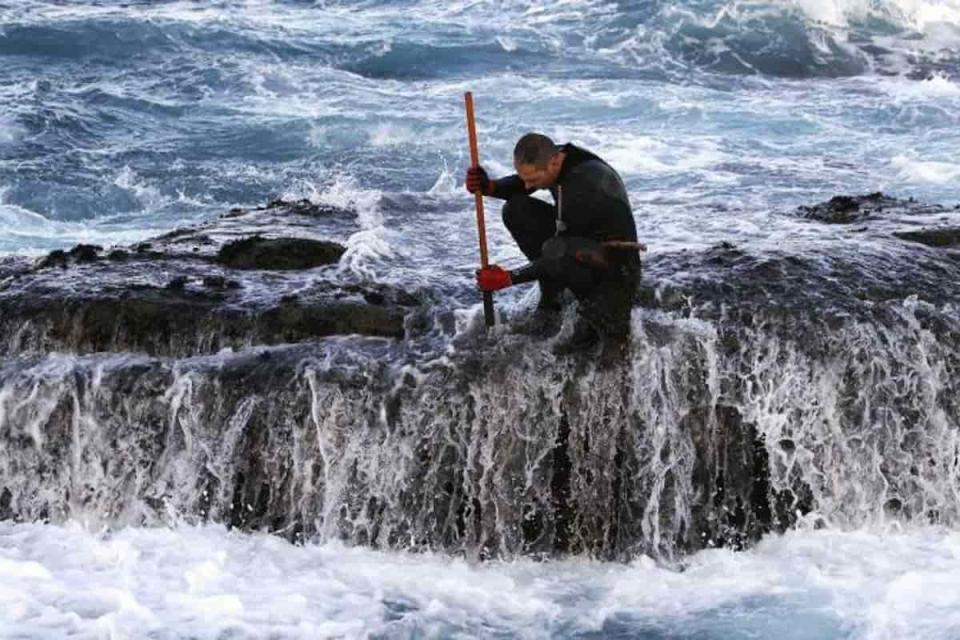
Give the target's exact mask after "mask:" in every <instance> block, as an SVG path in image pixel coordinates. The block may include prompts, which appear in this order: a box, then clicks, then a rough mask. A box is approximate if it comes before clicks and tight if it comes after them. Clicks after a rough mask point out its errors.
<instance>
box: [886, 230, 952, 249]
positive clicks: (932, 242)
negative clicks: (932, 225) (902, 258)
mask: <svg viewBox="0 0 960 640" xmlns="http://www.w3.org/2000/svg"><path fill="white" fill-rule="evenodd" d="M893 235H895V236H896V237H898V238H900V239H901V240H909V241H911V242H919V243H920V244H925V245H927V246H928V247H956V246H958V245H960V227H946V228H941V229H920V230H917V231H898V232H896V233H894V234H893Z"/></svg>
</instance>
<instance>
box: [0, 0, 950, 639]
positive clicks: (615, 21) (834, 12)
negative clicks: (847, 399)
mask: <svg viewBox="0 0 960 640" xmlns="http://www.w3.org/2000/svg"><path fill="white" fill-rule="evenodd" d="M468 90H469V91H472V92H473V93H474V95H475V101H476V109H477V120H478V129H479V142H480V153H481V159H482V162H483V164H484V165H485V166H486V167H487V169H488V170H489V171H490V173H491V174H493V175H504V174H506V173H507V172H509V171H510V170H511V168H510V164H511V162H510V156H511V151H512V146H513V144H514V142H515V140H516V139H517V137H518V136H519V135H521V134H523V133H524V132H527V131H531V130H532V131H541V132H544V133H547V134H549V135H551V136H553V137H554V138H555V139H557V140H558V141H560V142H566V141H572V142H575V143H577V144H579V145H581V146H584V147H586V148H588V149H591V150H593V151H595V152H596V153H598V154H600V155H601V156H602V157H604V158H605V159H607V160H608V161H609V162H610V163H611V164H613V166H614V167H615V168H616V169H617V170H618V171H619V172H620V173H621V175H622V176H623V178H624V180H625V183H626V185H627V188H628V191H629V193H630V197H631V201H632V203H633V206H634V211H635V214H636V219H637V224H638V229H639V232H640V237H641V240H642V241H644V242H646V243H648V244H649V246H650V252H651V254H655V253H657V252H666V251H676V250H678V249H684V248H691V249H696V248H702V247H706V246H709V245H712V244H715V243H717V242H721V241H731V242H736V243H738V244H741V245H746V246H750V247H752V248H753V249H755V250H757V251H763V250H764V249H766V248H772V247H774V246H777V245H779V244H781V243H784V242H789V241H790V240H791V238H793V237H796V236H797V234H827V233H830V231H829V229H826V230H824V229H820V228H817V229H813V228H810V227H809V226H804V225H800V224H798V223H797V221H796V219H795V218H794V217H791V216H788V215H783V214H784V213H785V212H789V211H791V210H793V209H794V208H795V207H797V206H799V205H804V204H811V203H814V202H818V201H821V200H824V199H827V198H829V197H831V196H833V195H835V194H838V193H866V192H872V191H878V190H880V191H884V192H887V193H889V194H892V195H896V196H899V197H915V198H918V199H921V200H924V201H930V202H939V203H945V204H952V203H955V202H957V201H960V154H958V151H957V150H958V149H960V2H958V1H957V0H941V1H935V0H899V1H892V0H873V1H871V2H866V1H863V0H816V1H815V0H795V1H792V2H786V1H776V2H752V1H750V2H723V1H717V0H703V1H700V0H686V1H684V2H680V3H661V2H652V1H637V2H632V1H622V2H614V1H609V0H608V1H601V0H581V1H571V0H547V1H546V2H528V1H526V0H516V1H509V2H508V1H496V0H481V1H478V2H476V1H463V2H460V1H453V2H449V1H440V0H367V1H358V2H332V1H328V2H324V1H318V2H305V1H294V0H287V1H282V0H275V1H267V0H248V1H239V0H235V1H230V0H222V1H218V2H210V3H194V2H186V1H172V2H123V3H119V2H117V3H112V2H102V1H83V2H80V1H78V2H53V1H47V2H41V1H37V0H20V1H18V2H16V3H12V2H0V253H2V254H14V253H15V254H20V255H39V254H42V253H44V252H47V251H49V250H51V249H55V248H66V247H69V246H72V245H73V244H75V243H78V242H88V243H96V244H101V245H104V246H107V245H110V244H115V243H130V242H134V241H137V240H140V239H143V238H146V237H149V236H151V235H156V234H158V233H161V232H163V231H166V230H170V229H173V228H176V227H178V226H182V225H184V224H189V223H196V222H201V221H204V220H209V219H212V218H214V217H215V216H217V215H219V214H221V213H223V212H225V211H226V210H228V209H230V208H232V207H237V206H240V207H250V206H255V205H259V204H262V203H264V202H266V201H268V200H270V199H273V198H277V197H283V198H288V199H293V198H307V199H310V200H312V201H314V202H317V203H323V204H332V205H337V206H344V207H348V208H350V209H351V210H353V211H355V212H356V216H357V220H356V222H357V226H358V231H357V232H356V233H355V234H354V235H353V236H351V237H350V238H349V239H348V241H347V245H348V252H347V255H346V256H345V258H344V261H343V264H344V265H345V269H347V270H349V271H351V272H353V273H354V274H356V275H357V276H358V277H364V278H372V279H376V280H378V281H382V282H390V283H395V284H400V285H402V286H405V287H428V288H431V289H433V290H435V291H438V292H440V293H441V295H447V296H449V297H450V298H451V301H452V302H453V303H460V302H463V303H467V302H470V303H472V302H475V301H472V300H470V301H465V300H460V296H462V292H463V291H468V290H469V284H470V281H471V278H472V270H473V269H474V268H475V263H476V262H477V259H476V256H475V253H476V233H475V231H474V229H473V227H472V224H473V223H472V216H473V208H472V207H473V200H472V198H471V197H470V196H469V195H467V194H466V193H465V192H464V191H463V189H462V174H463V171H464V169H465V167H466V166H467V164H468V162H469V156H468V150H467V144H466V133H465V126H464V113H463V102H462V100H463V93H464V92H465V91H468ZM489 210H490V213H489V215H490V220H489V222H488V227H489V235H490V250H491V256H492V258H493V260H494V261H496V262H500V263H503V264H505V265H508V266H511V265H516V264H519V263H520V261H521V256H520V254H519V252H518V251H517V249H516V248H515V246H514V245H513V243H512V242H511V241H510V239H509V237H508V235H507V234H506V232H505V230H504V229H503V227H502V225H501V224H500V223H499V221H498V220H497V216H498V212H497V210H496V207H495V203H493V202H491V203H490V206H489ZM514 297H515V296H514ZM506 300H507V304H510V302H511V300H513V298H511V297H510V296H507V298H506ZM958 552H960V539H958V536H957V533H956V532H955V531H951V530H944V529H940V528H935V527H924V526H916V525H909V526H901V525H900V524H899V523H897V522H896V521H891V522H878V523H875V524H874V525H872V526H870V527H867V528H865V529H862V530H854V531H843V530H837V529H833V528H830V527H827V528H826V529H818V528H816V527H814V526H812V525H811V526H801V527H800V529H798V530H797V531H791V532H788V533H787V534H785V535H782V536H773V535H771V536H768V537H766V538H765V539H763V540H762V541H761V542H760V543H759V544H758V545H757V546H755V547H754V548H752V549H750V550H747V551H744V552H733V551H730V550H726V549H717V550H707V551H702V552H699V553H697V554H694V555H692V556H690V557H688V558H686V559H684V560H683V561H682V562H680V563H679V564H677V565H675V566H663V565H659V564H658V563H656V562H654V561H653V560H651V559H649V558H645V557H640V558H637V559H635V560H634V561H633V562H631V563H629V564H607V563H601V562H597V561H592V560H589V559H585V558H569V559H560V560H554V561H550V562H535V561H533V560H528V559H518V560H515V561H512V562H491V563H486V564H479V565H474V564H470V563H468V562H467V561H466V560H465V559H462V558H457V557H447V556H443V555H430V554H405V553H397V552H384V551H377V550H370V549H363V548H348V547H344V546H342V545H339V544H336V543H332V542H327V543H308V544H306V545H303V546H292V545H290V544H289V543H287V542H285V541H283V540H281V539H278V538H276V537H271V536H268V535H262V534H244V533H238V532H233V531H226V530H224V529H223V528H220V527H218V526H214V525H210V526H204V527H197V526H187V525H183V526H181V527H177V528H174V529H146V528H144V529H136V528H133V529H131V528H110V527H106V528H104V526H103V524H102V523H100V522H98V523H97V524H96V525H89V524H85V523H84V522H81V521H74V522H70V523H66V524H61V525H52V524H27V523H21V524H14V523H11V522H4V523H0V637H10V638H23V637H26V638H47V637H64V636H68V635H73V636H75V637H83V638H100V637H103V638H111V637H115V638H122V637H156V638H179V637H198V638H230V637H236V638H247V637H258V638H259V637H262V638H273V637H280V638H286V637H297V638H315V637H363V636H372V637H624V638H632V637H649V638H769V637H782V638H847V637H850V638H955V637H960V602H958V598H960V596H958V595H957V594H960V585H958V583H957V578H956V576H957V575H958V574H960V572H958V569H960V567H958V564H960V561H958Z"/></svg>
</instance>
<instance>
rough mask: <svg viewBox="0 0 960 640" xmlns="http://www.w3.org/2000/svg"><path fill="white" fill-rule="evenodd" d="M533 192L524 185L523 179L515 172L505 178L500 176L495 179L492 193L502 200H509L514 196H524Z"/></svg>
mask: <svg viewBox="0 0 960 640" xmlns="http://www.w3.org/2000/svg"><path fill="white" fill-rule="evenodd" d="M530 193H532V191H527V189H526V188H525V187H524V186H523V180H521V179H520V176H518V175H516V174H514V175H512V176H507V177H505V178H499V179H497V180H494V181H493V193H491V194H490V195H491V196H493V197H494V198H500V199H501V200H509V199H510V198H512V197H514V196H522V195H527V194H530Z"/></svg>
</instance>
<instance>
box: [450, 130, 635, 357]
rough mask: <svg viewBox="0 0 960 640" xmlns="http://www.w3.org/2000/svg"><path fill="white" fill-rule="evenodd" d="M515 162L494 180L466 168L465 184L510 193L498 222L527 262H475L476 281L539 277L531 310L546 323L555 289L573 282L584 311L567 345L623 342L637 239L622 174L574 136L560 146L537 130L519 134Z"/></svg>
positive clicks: (484, 284)
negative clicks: (549, 199) (546, 197)
mask: <svg viewBox="0 0 960 640" xmlns="http://www.w3.org/2000/svg"><path fill="white" fill-rule="evenodd" d="M513 165H514V168H515V169H516V171H517V173H516V174H515V175H511V176H508V177H505V178H501V179H499V180H491V179H490V178H489V176H488V175H487V173H486V171H485V170H484V169H483V168H482V167H476V168H471V169H468V170H467V177H466V187H467V190H468V191H470V192H471V193H477V192H479V193H482V194H483V195H485V196H490V197H493V198H500V199H502V200H506V201H507V202H506V204H505V205H504V206H503V222H504V224H505V225H506V227H507V229H508V230H509V231H510V234H511V235H512V236H513V238H514V240H516V242H517V245H518V246H519V247H520V250H521V251H522V252H523V254H524V255H525V256H526V257H527V259H529V260H530V264H528V265H527V266H525V267H521V268H520V269H514V270H512V271H507V270H506V269H503V268H501V267H499V266H496V265H491V266H489V267H487V268H485V269H480V270H479V271H478V272H477V286H478V287H480V289H482V290H483V291H496V290H498V289H503V288H505V287H509V286H511V285H515V284H521V283H524V282H531V281H533V280H537V281H538V282H539V285H540V302H539V304H538V305H537V311H536V315H537V317H538V318H539V319H540V320H541V321H545V322H544V324H546V323H548V322H550V321H551V320H552V319H556V318H558V317H559V313H558V312H559V309H560V295H561V294H562V293H563V290H564V289H570V291H572V292H573V294H574V296H575V297H576V298H577V300H578V301H579V303H580V310H581V318H580V319H578V323H577V327H576V329H575V331H574V336H573V338H572V340H571V343H570V345H569V346H570V347H571V348H572V349H576V348H582V347H584V346H587V345H589V344H592V343H593V342H595V341H596V340H597V338H598V337H599V335H603V336H605V337H607V338H609V339H612V340H613V341H615V342H619V343H623V342H624V341H625V340H626V338H627V337H628V336H629V332H630V309H631V307H632V301H633V293H634V290H635V288H636V283H637V280H638V279H639V276H640V256H639V253H638V250H639V249H642V245H640V244H639V243H637V228H636V224H635V223H634V220H633V212H632V211H631V209H630V201H629V199H628V197H627V192H626V189H625V188H624V186H623V181H622V180H621V179H620V176H619V175H617V172H616V171H614V170H613V168H612V167H611V166H610V165H609V164H607V163H606V162H604V161H603V160H601V159H600V158H599V157H597V156H596V155H594V154H593V153H590V152H589V151H587V150H585V149H581V148H580V147H577V146H574V145H573V144H565V145H563V146H559V147H558V146H557V145H556V144H554V142H553V140H551V139H550V138H548V137H547V136H544V135H541V134H538V133H528V134H526V135H524V136H523V137H522V138H520V140H519V141H518V142H517V145H516V147H515V148H514V151H513ZM538 189H549V190H550V193H551V195H552V196H553V201H554V203H555V204H554V205H553V206H551V205H550V204H548V203H546V202H544V201H542V200H538V199H536V198H533V197H531V195H530V194H532V193H533V192H534V191H537V190H538ZM584 321H585V322H584ZM598 334H599V335H598Z"/></svg>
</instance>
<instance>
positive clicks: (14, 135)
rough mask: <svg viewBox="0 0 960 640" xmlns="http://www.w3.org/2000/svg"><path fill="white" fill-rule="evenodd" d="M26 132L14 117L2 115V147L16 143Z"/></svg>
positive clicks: (0, 142) (0, 116)
mask: <svg viewBox="0 0 960 640" xmlns="http://www.w3.org/2000/svg"><path fill="white" fill-rule="evenodd" d="M25 132H26V131H25V129H24V128H23V127H22V126H20V125H19V124H17V121H16V120H15V119H14V118H13V117H11V116H8V115H2V114H0V145H5V144H11V143H14V142H16V141H17V140H19V139H20V138H21V137H22V136H23V134H24V133H25Z"/></svg>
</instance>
